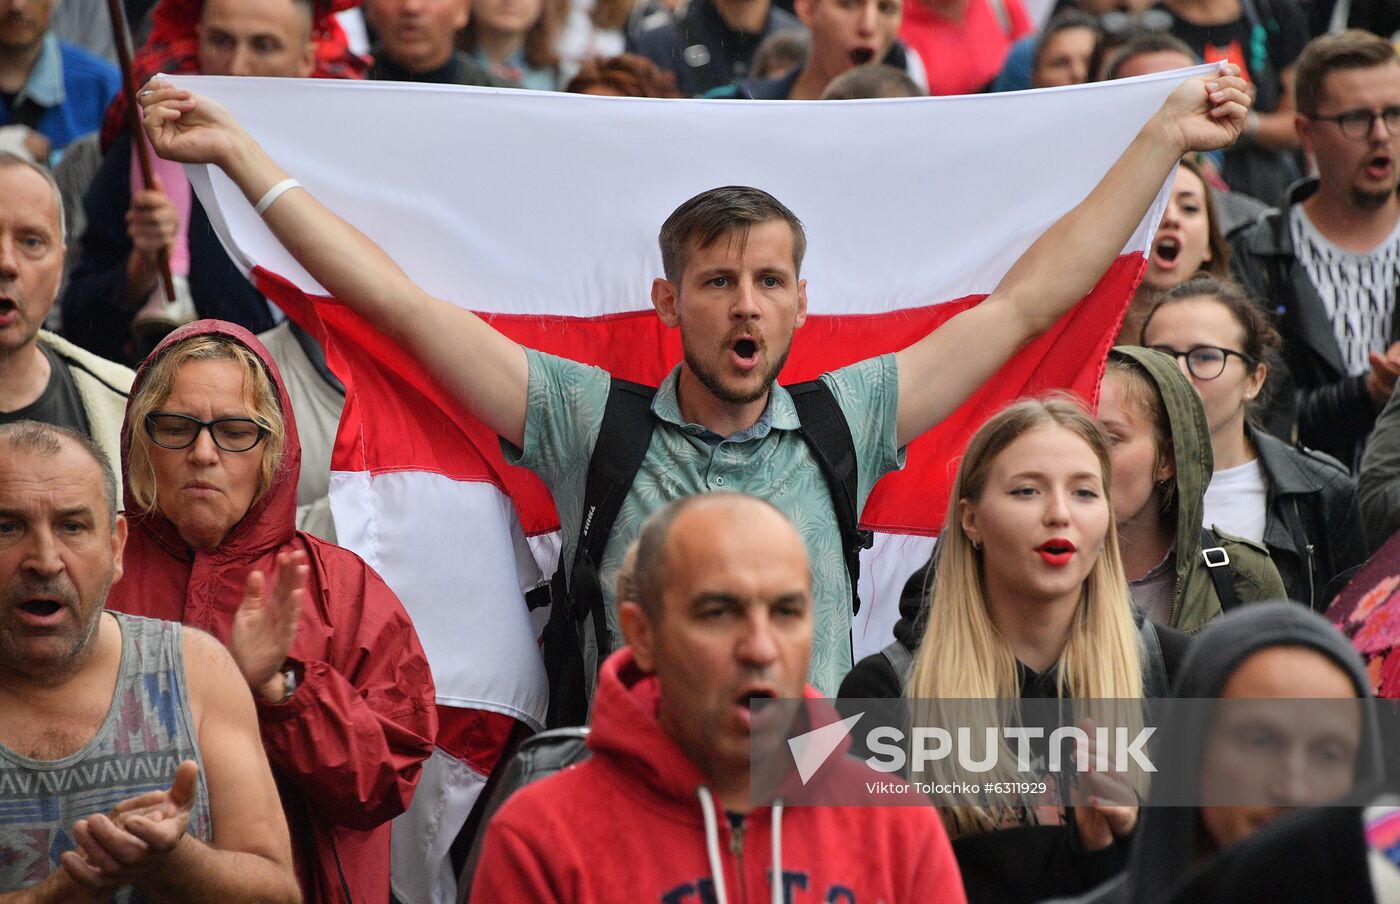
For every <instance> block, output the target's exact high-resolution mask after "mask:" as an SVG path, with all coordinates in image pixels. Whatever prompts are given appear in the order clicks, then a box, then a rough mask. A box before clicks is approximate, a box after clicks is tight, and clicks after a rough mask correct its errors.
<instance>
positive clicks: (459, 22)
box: [452, 0, 472, 46]
mask: <svg viewBox="0 0 1400 904" xmlns="http://www.w3.org/2000/svg"><path fill="white" fill-rule="evenodd" d="M471 18H472V0H461V2H459V3H458V4H457V14H456V15H455V16H453V17H452V30H453V31H461V30H462V29H464V28H466V27H467V23H468V22H470V21H471ZM453 45H454V46H455V45H456V41H455V40H454V41H453Z"/></svg>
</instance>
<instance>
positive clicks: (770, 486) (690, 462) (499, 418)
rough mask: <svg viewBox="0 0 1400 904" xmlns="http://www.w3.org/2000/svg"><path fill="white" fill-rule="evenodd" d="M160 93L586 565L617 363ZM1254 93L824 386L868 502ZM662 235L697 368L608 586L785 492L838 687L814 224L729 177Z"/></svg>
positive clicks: (1158, 121) (1215, 93) (818, 647)
mask: <svg viewBox="0 0 1400 904" xmlns="http://www.w3.org/2000/svg"><path fill="white" fill-rule="evenodd" d="M142 103H143V104H144V105H145V107H146V124H147V129H148V132H149V133H150V135H151V139H152V142H153V143H154V145H155V147H156V149H157V151H158V152H159V153H160V154H161V155H162V156H164V157H168V158H170V159H175V160H180V161H182V162H186V163H208V164H213V165H216V166H218V167H220V168H221V169H223V170H224V172H225V173H227V174H228V175H229V177H230V178H231V179H232V180H233V181H234V183H235V184H237V186H238V187H239V189H240V190H241V191H242V192H243V194H244V195H245V196H246V197H247V198H248V200H249V201H250V202H251V203H254V204H256V205H258V210H259V211H260V212H261V213H262V214H263V217H264V219H265V221H266V223H267V225H268V226H269V227H270V229H271V230H272V232H273V233H274V234H275V235H276V237H277V239H278V240H279V241H280V242H281V243H282V244H283V245H284V246H285V247H286V248H287V249H288V251H289V252H290V253H291V254H292V255H293V256H294V257H295V258H296V259H297V260H298V261H299V262H300V263H301V264H302V266H303V267H305V269H306V270H307V271H308V272H309V273H310V274H311V275H312V277H314V278H315V279H316V280H317V281H319V282H320V283H321V284H322V285H323V286H324V287H325V288H326V289H327V290H328V291H329V292H330V293H331V294H332V295H334V296H335V297H336V298H337V299H339V300H340V301H341V302H343V303H344V304H345V305H347V306H348V307H349V308H351V309H352V310H354V311H355V312H356V313H357V314H359V315H360V316H362V317H364V318H365V319H366V320H367V321H368V322H369V323H370V324H371V325H372V326H373V327H374V328H376V329H378V330H380V331H382V332H383V333H385V334H386V335H388V336H389V337H390V338H391V339H393V340H394V341H395V342H397V343H398V344H400V345H401V346H403V347H404V349H405V350H406V351H407V352H408V353H409V354H410V355H411V356H412V357H413V358H414V359H415V360H417V361H418V362H420V363H421V364H422V366H423V367H424V368H425V369H426V370H427V372H428V373H429V374H431V375H432V376H433V377H434V378H435V380H436V381H437V382H438V383H440V384H441V386H442V387H443V388H445V389H446V390H447V391H448V393H450V395H451V397H452V398H453V399H454V400H455V401H456V402H457V403H459V404H460V405H462V406H463V407H464V408H465V409H466V410H468V411H469V412H470V413H472V414H473V415H474V416H476V417H477V418H479V419H480V420H481V421H482V422H484V423H485V424H486V425H487V426H488V427H489V428H490V429H491V430H493V431H495V432H496V433H497V434H499V435H500V437H501V438H502V439H503V440H504V442H505V443H507V444H509V447H510V451H511V458H512V460H515V461H518V462H519V463H522V464H525V465H526V466H528V467H531V468H532V469H534V470H536V471H537V473H539V474H540V475H541V476H542V477H543V478H544V479H545V481H546V483H547V484H548V485H549V486H550V489H551V492H552V493H553V495H554V498H555V501H556V505H557V506H558V508H559V510H560V520H561V524H562V527H563V531H564V554H563V561H565V562H569V561H572V556H573V551H574V544H575V541H576V540H577V536H576V535H577V532H578V527H579V521H580V519H579V518H578V517H577V516H578V515H579V514H581V512H580V506H581V501H582V500H581V495H582V486H583V472H584V471H585V470H586V465H587V461H588V457H589V454H590V452H591V450H592V448H593V445H594V442H595V441H596V439H597V436H598V430H599V425H600V421H601V417H602V402H603V400H605V399H606V396H607V391H608V377H607V374H606V373H604V372H602V371H599V370H596V369H591V368H586V367H584V366H582V365H577V364H574V363H572V362H569V361H566V360H564V359H560V358H554V357H552V356H548V355H544V354H541V353H537V352H533V351H530V350H527V349H526V348H524V347H522V346H521V345H518V344H516V343H515V342H513V341H511V340H510V339H507V338H506V337H505V336H503V335H502V334H501V333H499V332H497V331H496V330H495V329H494V328H492V327H491V326H490V325H489V324H487V323H486V322H485V321H483V320H482V319H480V318H479V317H477V316H476V315H475V314H472V313H470V312H469V311H466V310H463V309H462V308H460V307H457V306H455V305H452V304H449V303H446V302H443V301H440V300H438V299H436V298H433V297H431V296H429V295H428V294H427V293H425V292H424V291H422V290H421V289H420V288H419V287H418V286H417V285H416V284H415V283H413V282H412V281H411V280H410V279H409V278H408V277H407V276H406V275H405V274H404V273H403V272H402V271H401V270H400V269H399V267H398V266H397V265H396V264H395V263H394V262H393V261H392V260H390V259H389V258H388V256H387V255H385V254H384V253H383V252H382V251H381V250H380V249H379V248H378V247H377V246H376V245H374V244H373V243H372V242H370V241H369V240H368V239H367V238H365V237H364V236H363V235H362V234H361V233H360V232H359V231H358V230H356V229H355V228H354V227H352V226H350V225H349V224H348V223H346V222H345V221H343V220H342V219H340V218H339V217H338V216H336V215H335V214H334V213H332V212H331V211H329V210H327V209H326V208H324V207H323V206H322V205H321V204H320V203H318V202H317V201H316V199H315V198H313V197H312V196H311V195H310V194H309V193H308V192H306V191H289V190H288V189H289V188H290V187H295V184H294V183H292V182H290V181H289V180H288V179H287V177H286V174H285V173H284V172H283V171H282V170H281V169H280V168H279V167H278V166H277V165H276V164H275V163H274V162H273V161H272V160H271V159H269V158H268V157H267V155H266V154H265V153H264V152H263V151H262V149H261V148H260V147H259V145H258V144H257V142H256V141H254V140H253V138H252V137H251V136H249V135H248V134H247V133H245V132H244V131H243V130H242V129H241V128H240V127H239V125H238V124H237V122H235V121H234V120H233V118H232V117H231V116H230V115H229V114H228V113H227V111H226V110H224V109H223V108H222V107H220V106H219V105H218V104H216V103H214V102H212V101H209V100H207V99H205V98H200V97H196V96H194V95H192V94H190V93H189V92H187V91H180V90H177V89H175V88H173V87H172V86H169V85H163V84H160V83H153V84H152V85H151V86H150V87H149V88H148V90H147V91H145V92H143V96H142ZM1248 105H1249V101H1248V96H1247V94H1246V91H1245V85H1244V82H1243V81H1242V80H1241V79H1240V78H1239V77H1238V74H1237V71H1236V70H1235V69H1234V68H1232V67H1229V66H1226V67H1223V68H1222V69H1221V71H1220V73H1219V74H1218V75H1216V76H1214V77H1209V78H1194V79H1191V80H1189V81H1187V82H1185V83H1184V84H1182V85H1181V86H1180V87H1179V88H1177V89H1176V90H1175V91H1174V92H1173V93H1172V94H1171V96H1170V97H1169V98H1168V99H1167V101H1166V102H1165V103H1164V104H1163V106H1162V108H1161V109H1160V110H1159V111H1158V112H1157V114H1156V115H1154V116H1153V117H1152V118H1151V119H1150V120H1149V121H1148V122H1147V124H1146V125H1145V126H1144V127H1143V128H1142V130H1141V131H1140V133H1139V134H1138V136H1137V138H1136V139H1135V140H1134V141H1133V142H1132V144H1131V145H1130V146H1129V147H1128V149H1127V150H1126V152H1125V153H1124V154H1123V155H1122V157H1121V158H1120V159H1119V160H1118V162H1117V163H1116V164H1115V165H1114V166H1113V167H1112V168H1111V169H1110V170H1109V172H1108V173H1107V175H1106V176H1105V177H1104V178H1103V179H1102V181H1101V182H1100V183H1099V184H1098V186H1097V187H1096V188H1095V189H1094V190H1093V191H1092V192H1091V193H1090V195H1089V197H1088V198H1086V199H1085V200H1084V201H1083V202H1082V203H1080V204H1079V205H1078V206H1077V207H1076V208H1075V209H1073V210H1072V211H1070V212H1069V213H1068V214H1066V215H1065V216H1064V217H1063V218H1061V219H1060V220H1059V221H1058V222H1057V223H1055V224H1054V225H1053V226H1052V227H1051V228H1050V229H1049V230H1048V231H1047V232H1046V233H1045V234H1044V235H1043V236H1042V237H1041V238H1040V239H1039V240H1037V241H1036V242H1035V243H1034V244H1033V245H1032V246H1031V247H1030V248H1029V250H1028V251H1027V252H1026V253H1025V254H1024V255H1023V256H1022V257H1021V259H1020V260H1019V261H1018V262H1017V263H1016V264H1015V265H1014V266H1013V267H1012V268H1011V269H1010V270H1009V271H1008V272H1007V274H1006V275H1005V277H1004V278H1003V279H1002V280H1001V282H1000V284H999V285H997V287H996V289H995V290H994V291H993V292H992V293H991V294H990V295H989V296H987V298H986V299H985V300H983V301H982V302H981V303H979V304H977V305H975V306H974V307H971V308H969V309H968V310H965V311H963V312H962V313H959V314H957V315H956V316H954V317H952V318H951V319H950V320H948V321H947V322H946V323H944V324H943V325H942V326H941V327H940V328H938V329H937V330H936V331H934V332H931V333H929V334H928V335H927V336H925V337H923V338H922V339H920V340H918V341H917V342H915V343H913V344H912V345H910V346H908V347H906V348H904V349H903V350H901V351H899V352H897V353H896V354H894V355H888V356H884V357H883V358H877V359H872V360H869V361H865V362H860V363H857V364H855V365H852V366H851V367H848V368H842V369H841V370H838V371H835V372H832V373H830V374H827V375H826V376H825V377H824V378H823V379H824V380H825V381H827V383H828V386H829V387H830V388H831V389H832V391H833V394H834V395H835V397H836V399H837V401H838V402H839V403H840V405H841V408H842V412H843V414H844V415H845V417H846V420H847V422H848V424H849V426H850V428H851V432H852V437H853V440H854V445H855V448H856V450H857V455H858V458H859V467H858V471H859V499H858V500H857V508H858V509H859V506H860V505H863V503H864V500H865V497H866V496H867V495H868V494H869V492H870V489H871V488H872V487H873V486H874V484H875V482H876V481H877V480H878V479H879V478H880V477H881V476H882V475H883V474H884V473H886V472H887V471H889V470H893V469H896V468H898V467H899V466H900V465H901V450H902V449H903V448H904V447H905V446H906V445H907V444H908V443H909V442H910V441H911V440H912V439H914V438H915V437H917V436H919V435H920V434H922V433H923V432H925V431H926V430H928V429H929V428H931V427H932V426H934V425H935V424H937V423H938V422H939V421H940V420H941V419H943V418H944V417H945V416H947V415H948V414H950V413H951V412H952V411H953V410H954V409H956V408H957V407H958V406H959V405H960V404H961V403H962V402H963V401H964V400H965V399H966V398H967V397H968V396H969V395H971V394H972V393H973V392H974V391H975V390H977V388H978V387H979V386H980V385H981V384H982V383H983V381H985V380H986V379H987V378H989V377H990V376H991V375H992V374H993V373H994V372H995V371H996V370H997V369H998V368H999V367H1000V366H1001V365H1002V364H1003V363H1004V362H1005V361H1007V360H1008V359H1009V358H1010V357H1011V356H1012V355H1014V354H1015V353H1016V351H1017V350H1018V349H1019V348H1020V347H1021V346H1022V345H1023V344H1025V343H1026V342H1028V341H1029V340H1031V339H1032V338H1034V337H1035V336H1038V335H1039V334H1041V333H1043V332H1044V331H1046V330H1048V329H1049V328H1050V327H1051V326H1053V325H1054V324H1055V323H1056V321H1058V320H1059V318H1060V317H1061V316H1062V315H1064V314H1065V313H1066V312H1067V311H1069V310H1070V309H1071V308H1072V307H1073V306H1074V305H1075V303H1076V302H1077V301H1078V300H1079V299H1080V298H1082V297H1084V296H1085V295H1086V294H1087V293H1088V292H1089V291H1090V290H1091V289H1093V287H1094V285H1095V283H1096V282H1097V281H1098V280H1099V278H1100V276H1101V275H1102V274H1103V273H1104V272H1105V271H1106V270H1107V269H1108V268H1109V266H1110V265H1111V264H1113V263H1114V261H1115V259H1116V258H1117V256H1118V255H1119V253H1120V250H1121V249H1122V248H1123V247H1124V244H1125V242H1126V241H1127V240H1128V239H1129V237H1130V236H1131V235H1132V234H1133V231H1134V229H1135V228H1136V227H1137V226H1138V224H1139V222H1140V221H1141V220H1142V219H1143V216H1144V214H1145V213H1146V211H1147V210H1148V208H1149V206H1150V205H1151V203H1152V202H1153V199H1154V198H1155V197H1156V195H1157V192H1158V190H1159V189H1160V187H1161V185H1162V183H1163V182H1164V180H1165V179H1166V177H1167V176H1168V174H1169V173H1170V172H1171V169H1172V167H1173V166H1175V164H1176V162H1177V160H1178V159H1180V157H1181V156H1182V155H1183V154H1185V153H1189V152H1192V151H1198V150H1208V149H1214V148H1218V147H1223V146H1226V145H1228V144H1230V143H1231V142H1232V141H1233V140H1234V139H1235V137H1236V136H1237V135H1238V134H1239V132H1240V130H1241V128H1242V126H1243V123H1244V117H1245V114H1246V112H1247V109H1248ZM661 241H662V256H663V267H664V269H665V271H666V273H665V276H664V277H659V278H657V279H655V280H654V282H653V284H652V291H651V297H652V303H653V305H654V306H655V308H656V311H657V313H658V315H659V317H660V318H661V320H662V321H663V322H664V323H665V324H666V325H667V326H668V327H678V328H679V329H680V336H681V344H682V347H683V350H684V360H683V361H682V363H681V364H680V365H678V366H677V368H676V369H675V370H674V371H673V372H672V373H671V375H670V376H668V377H667V378H666V380H665V381H663V383H662V386H661V388H660V390H659V391H658V393H657V396H656V400H655V402H654V403H653V407H652V411H653V414H654V415H655V416H656V419H657V421H658V423H657V426H656V430H655V432H654V434H653V437H652V440H651V445H650V447H649V449H648V452H647V458H646V460H645V461H644V463H643V466H642V470H641V471H640V472H639V474H638V477H637V479H636V482H635V483H634V485H633V489H632V492H631V494H630V495H629V496H628V498H627V500H626V502H625V503H624V504H623V508H622V511H621V513H620V515H619V517H618V519H617V521H616V524H615V527H614V534H613V537H612V542H609V543H608V547H607V549H608V552H607V555H606V556H605V557H604V559H603V561H602V567H601V577H602V584H603V586H604V587H605V588H607V587H610V586H611V584H612V575H613V572H614V571H615V569H616V566H617V564H618V562H619V561H620V558H621V555H622V552H623V550H624V549H625V548H626V546H627V544H628V543H629V542H630V541H631V540H632V539H633V538H634V535H635V533H636V531H637V529H638V528H639V526H640V524H641V522H642V520H644V518H645V517H646V515H648V514H650V512H651V511H654V510H655V509H657V508H659V507H660V506H661V505H663V504H664V503H665V502H666V501H667V500H668V499H669V498H674V497H675V496H678V495H685V494H688V493H693V492H699V491H703V490H705V489H709V488H711V487H723V488H725V489H733V490H738V491H741V492H754V493H757V494H759V495H761V496H764V497H767V498H770V499H771V500H772V501H774V502H775V504H777V505H778V507H779V508H781V509H783V510H784V511H786V512H787V513H788V514H789V515H790V516H791V517H793V520H794V521H795V522H796V523H797V524H798V525H799V529H800V530H801V531H802V533H803V539H804V540H805V541H806V543H807V545H808V548H809V550H810V551H811V554H812V560H813V563H814V566H813V567H814V574H813V576H814V582H815V587H814V589H815V596H816V615H817V619H816V620H817V636H816V641H815V645H814V655H813V662H812V672H811V678H812V680H813V682H814V683H815V684H816V685H817V686H818V687H820V688H823V689H825V690H826V691H828V692H831V691H832V690H834V688H835V687H836V686H837V684H838V683H839V681H840V679H841V677H842V675H844V674H845V672H846V671H847V670H848V669H849V668H850V644H849V624H850V618H849V609H848V605H849V595H848V594H849V586H848V579H847V575H846V573H845V570H844V568H843V567H842V565H841V562H842V558H841V556H840V555H837V554H836V553H837V551H838V550H840V548H841V544H840V538H839V536H838V530H837V525H836V522H835V519H834V518H833V517H832V516H831V508H830V504H831V503H830V494H829V492H828V490H827V488H826V487H825V484H824V481H823V479H822V477H821V475H820V472H819V471H818V469H817V466H816V464H815V463H814V462H813V461H812V458H811V456H810V454H809V452H808V450H807V449H806V448H805V445H804V444H803V443H802V442H801V441H800V440H797V439H795V438H794V437H793V436H792V435H791V434H792V433H793V431H794V430H795V428H796V426H797V424H796V422H795V415H794V413H793V411H792V404H791V400H790V399H789V398H787V393H786V392H785V391H784V390H783V389H782V388H781V387H778V386H776V384H775V383H774V380H775V378H776V377H777V375H778V372H779V371H780V370H781V367H782V364H783V361H784V359H785V358H786V355H787V352H788V350H789V347H790V345H791V341H792V338H793V334H794V331H795V330H796V329H797V328H798V327H800V326H801V325H802V323H803V321H804V320H805V318H806V309H807V303H806V296H807V293H806V283H805V281H803V280H802V279H801V278H800V276H799V272H800V271H799V268H800V265H801V257H802V252H803V249H804V244H805V237H804V234H803V232H802V229H801V225H800V223H798V221H797V219H796V217H794V216H793V215H792V214H791V212H789V211H787V209H786V208H785V207H783V206H782V205H781V203H779V202H778V201H776V199H773V198H772V197H771V196H768V195H767V194H766V193H764V192H762V191H758V190H755V189H746V188H726V189H716V190H712V191H709V192H704V193H702V194H701V195H698V196H697V197H695V198H693V199H691V200H690V201H688V202H686V203H685V204H683V205H682V206H681V207H680V208H678V209H677V211H676V212H675V213H673V214H672V216H671V217H670V218H669V219H668V220H667V223H666V225H665V227H663V230H662V236H661ZM464 350H470V352H469V353H464ZM571 516H572V517H571ZM823 563H825V565H823ZM609 596H610V594H609ZM609 602H611V600H609Z"/></svg>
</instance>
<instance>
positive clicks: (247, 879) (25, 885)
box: [0, 421, 301, 904]
mask: <svg viewBox="0 0 1400 904" xmlns="http://www.w3.org/2000/svg"><path fill="white" fill-rule="evenodd" d="M115 504H116V479H115V477H114V476H113V472H112V468H111V466H110V465H109V464H108V462H107V461H106V459H105V457H104V456H103V454H102V453H101V452H100V451H99V450H98V449H97V448H96V447H95V446H94V445H93V444H92V443H91V442H90V441H89V440H87V439H85V438H84V437H82V436H81V435H80V434H77V433H73V432H72V431H69V430H66V429H64V428H61V427H54V426H52V425H49V424H40V423H38V422H37V421H20V422H16V423H9V424H3V425H0V851H4V852H5V856H4V857H0V904H60V902H61V904H98V902H106V901H116V902H118V904H125V902H129V901H133V900H142V901H144V900H155V901H169V902H195V901H211V900H230V901H235V900H236V901H252V900H257V901H267V902H279V904H293V902H300V901H301V894H300V891H299V890H298V889H297V884H296V878H295V876H294V875H293V873H292V852H291V843H290V839H289V837H288V834H287V826H286V820H285V819H284V817H283V815H282V808H281V805H280V803H279V801H278V797H277V788H276V786H275V785H274V784H273V781H272V771H271V769H270V767H269V766H268V763H267V757H266V755H265V754H264V753H263V748H262V742H261V739H260V736H259V732H258V725H257V719H256V716H255V713H254V710H253V700H252V697H251V695H250V693H249V691H248V688H247V684H246V683H245V682H244V681H243V680H242V679H241V677H240V675H239V672H238V667H237V666H236V665H235V664H234V662H233V659H232V657H230V656H229V654H228V652H227V651H226V650H225V649H224V647H223V645H222V644H220V643H219V642H218V641H217V640H215V639H214V638H212V637H210V636H209V635H207V634H204V633H203V632H201V631H196V630H193V629H189V628H184V627H183V626H181V625H178V624H175V623H173V622H164V621H158V620H155V619H147V618H137V617H134V616H127V615H121V614H117V613H108V612H105V611H104V609H103V606H104V604H105V602H106V599H107V593H108V591H109V590H110V589H111V587H112V584H113V583H115V582H116V581H117V580H118V579H119V578H120V577H121V574H122V551H123V548H124V547H125V543H126V532H127V526H126V519H125V518H124V517H123V516H122V515H120V514H118V513H117V512H116V510H115Z"/></svg>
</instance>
